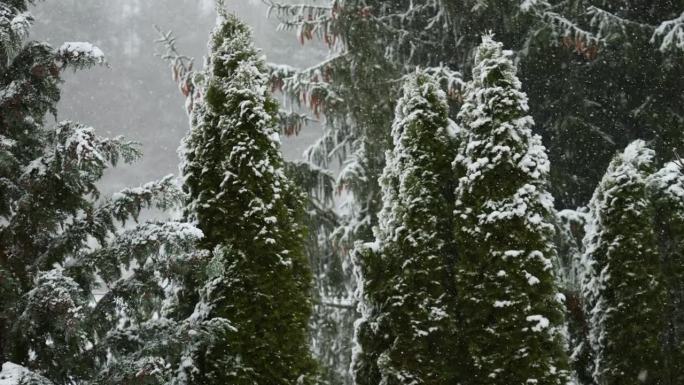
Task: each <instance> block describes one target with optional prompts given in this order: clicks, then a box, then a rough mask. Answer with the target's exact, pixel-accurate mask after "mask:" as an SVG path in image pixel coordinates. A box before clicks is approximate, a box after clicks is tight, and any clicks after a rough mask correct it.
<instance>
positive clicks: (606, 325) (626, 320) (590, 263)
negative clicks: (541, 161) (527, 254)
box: [582, 140, 666, 385]
mask: <svg viewBox="0 0 684 385" xmlns="http://www.w3.org/2000/svg"><path fill="white" fill-rule="evenodd" d="M654 158H655V153H654V152H653V150H651V149H649V148H648V147H646V145H645V143H644V142H643V141H640V140H638V141H635V142H633V143H632V144H630V145H629V146H627V148H626V149H625V150H624V152H623V153H621V154H619V155H617V156H616V157H615V158H614V159H613V161H612V162H611V164H610V166H609V167H608V170H607V171H606V174H605V176H604V177H603V179H602V180H601V183H600V184H599V186H598V187H597V189H596V192H595V193H594V196H593V198H592V200H591V202H590V204H589V209H590V213H589V215H590V219H589V222H588V225H587V233H586V236H585V239H584V244H585V255H584V257H583V260H584V262H583V267H584V269H585V272H584V274H583V275H584V277H583V282H582V285H583V288H582V290H583V293H584V296H585V298H586V305H587V310H586V312H587V314H589V315H590V335H589V336H590V343H591V348H592V350H593V357H594V365H593V368H592V369H593V377H594V381H595V382H596V383H597V384H599V385H610V384H624V385H630V384H644V383H646V384H659V383H663V382H662V377H663V375H664V368H665V366H664V364H665V356H664V354H663V349H662V341H663V331H664V327H665V323H664V318H665V317H664V316H665V314H664V311H665V306H664V304H665V300H666V292H665V286H664V284H665V283H664V280H663V277H662V274H661V261H660V256H659V252H658V239H657V236H656V234H655V231H654V228H653V224H654V220H655V217H654V215H655V212H654V210H653V207H652V205H651V202H650V198H649V195H648V177H649V175H650V174H651V173H652V172H653V171H654Z"/></svg>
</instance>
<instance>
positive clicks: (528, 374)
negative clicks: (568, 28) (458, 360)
mask: <svg viewBox="0 0 684 385" xmlns="http://www.w3.org/2000/svg"><path fill="white" fill-rule="evenodd" d="M511 54H512V53H511V52H510V51H504V50H503V49H502V44H501V43H497V42H495V41H494V40H493V39H492V37H491V36H484V37H483V39H482V44H481V45H480V47H479V48H478V50H477V53H476V55H475V65H474V69H473V80H472V82H471V83H469V85H468V86H467V88H466V95H465V101H464V104H463V107H462V109H461V112H460V113H459V119H460V122H461V127H462V130H463V131H462V132H463V135H462V139H461V140H462V143H461V149H460V151H459V155H458V157H457V158H456V162H455V165H456V168H457V170H458V172H459V173H462V177H461V178H460V183H459V186H458V188H457V190H456V209H455V214H456V218H457V219H456V238H457V241H458V246H459V248H458V250H459V261H458V264H457V266H458V268H457V271H456V287H457V292H458V293H459V300H460V302H459V311H460V314H461V316H462V318H463V322H462V325H461V331H460V334H461V337H462V339H463V340H464V344H465V349H467V352H468V355H469V356H470V360H469V361H470V362H468V363H467V365H468V371H467V373H469V374H470V376H469V377H468V378H465V379H463V383H464V384H473V385H476V384H488V385H492V384H502V385H503V384H523V383H536V384H544V385H547V384H548V385H551V384H555V385H561V384H565V383H566V381H567V377H568V373H567V358H566V356H565V353H564V352H563V341H562V338H561V327H562V325H563V315H562V312H561V306H562V305H561V299H562V297H561V296H559V292H558V289H557V287H556V281H555V277H554V272H553V259H554V258H556V251H555V249H554V246H553V243H552V240H553V239H552V237H553V235H554V227H553V225H552V224H551V214H552V210H553V199H552V197H551V196H550V194H549V193H548V192H547V176H548V172H549V163H548V160H547V157H546V153H545V152H544V147H543V146H542V145H541V141H540V138H539V137H538V136H536V135H533V134H532V131H531V128H532V126H533V124H534V123H533V121H532V118H531V117H530V116H529V115H528V107H527V96H526V95H525V94H524V93H523V92H522V91H521V90H520V88H521V84H520V81H519V80H518V78H517V77H516V69H515V66H514V64H513V61H512V59H511Z"/></svg>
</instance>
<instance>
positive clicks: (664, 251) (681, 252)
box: [649, 162, 684, 385]
mask: <svg viewBox="0 0 684 385" xmlns="http://www.w3.org/2000/svg"><path fill="white" fill-rule="evenodd" d="M649 189H650V194H651V197H652V200H653V205H654V210H655V212H654V216H655V226H656V227H655V232H656V236H657V238H658V248H659V250H660V255H661V263H662V277H663V283H664V285H665V287H666V289H665V290H666V292H667V294H666V295H667V299H666V301H665V309H664V316H665V335H664V352H663V355H664V357H663V358H664V359H665V365H664V366H665V371H664V372H663V375H662V376H661V378H662V383H663V384H667V385H674V384H680V383H682V382H683V381H684V260H683V258H684V239H683V238H682V234H684V233H683V231H684V173H683V172H682V165H681V164H680V163H678V162H669V163H667V164H666V165H665V166H664V167H663V168H661V169H660V170H658V172H656V173H655V174H653V175H651V176H650V178H649Z"/></svg>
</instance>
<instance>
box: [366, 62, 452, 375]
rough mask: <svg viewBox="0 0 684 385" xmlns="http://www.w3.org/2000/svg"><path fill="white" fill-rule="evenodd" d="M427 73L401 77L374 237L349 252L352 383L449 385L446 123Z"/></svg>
mask: <svg viewBox="0 0 684 385" xmlns="http://www.w3.org/2000/svg"><path fill="white" fill-rule="evenodd" d="M447 113H448V106H447V103H446V96H445V94H444V93H443V92H442V91H441V90H439V87H438V85H437V83H436V81H435V79H433V78H432V77H430V76H429V75H428V74H426V73H425V72H417V73H416V74H415V75H411V76H410V77H408V79H407V81H406V84H405V85H404V91H403V96H402V98H401V99H399V101H398V104H397V108H396V114H395V121H394V125H393V128H392V134H393V138H394V140H393V142H394V148H393V150H392V151H391V152H388V153H387V164H386V166H385V169H384V172H383V174H382V178H381V180H380V184H381V186H382V188H383V195H382V202H383V208H382V211H381V212H380V214H379V225H378V227H377V228H376V241H375V243H374V244H372V246H366V249H365V250H363V248H362V249H361V250H359V251H358V252H357V255H358V260H357V261H356V263H357V265H358V266H357V269H358V271H359V276H358V282H359V285H360V289H359V291H360V294H361V298H360V300H361V309H362V318H361V320H360V321H359V322H358V323H357V331H356V343H357V344H358V346H359V347H358V349H356V351H357V352H358V353H357V354H356V355H355V356H354V362H353V366H352V369H353V370H354V375H355V381H356V383H357V384H369V385H371V384H378V383H381V384H452V383H454V382H455V381H456V380H457V377H456V371H457V368H458V363H459V361H460V359H459V357H458V356H457V346H458V343H457V339H456V328H455V321H456V318H455V317H454V314H455V292H454V287H453V286H454V285H453V279H452V276H451V273H452V271H453V264H454V262H455V254H456V253H455V248H454V243H455V242H454V238H453V224H452V221H451V216H450V215H444V214H445V213H449V212H451V211H452V207H453V202H454V198H453V189H454V186H455V182H456V181H455V178H454V176H453V172H452V170H451V162H452V160H453V159H454V157H455V152H456V151H455V150H456V145H455V142H454V137H453V135H454V129H455V125H454V124H453V122H451V120H449V119H448V116H447Z"/></svg>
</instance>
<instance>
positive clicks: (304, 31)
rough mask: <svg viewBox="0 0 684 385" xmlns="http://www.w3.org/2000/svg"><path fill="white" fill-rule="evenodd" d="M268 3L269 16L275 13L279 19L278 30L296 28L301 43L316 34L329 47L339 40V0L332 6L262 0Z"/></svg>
mask: <svg viewBox="0 0 684 385" xmlns="http://www.w3.org/2000/svg"><path fill="white" fill-rule="evenodd" d="M262 1H263V3H264V4H266V5H268V17H270V16H271V15H273V14H275V16H276V18H277V19H278V20H279V22H280V24H279V25H278V30H281V31H289V30H296V33H297V39H298V40H299V42H300V43H301V44H304V42H305V41H307V40H312V39H313V38H314V36H316V37H318V38H319V39H321V40H323V41H324V42H325V43H326V44H327V45H328V47H329V48H332V47H335V45H336V44H337V42H338V35H337V29H336V26H335V22H336V20H337V14H338V12H339V5H338V3H337V1H333V2H332V6H330V7H327V6H319V5H310V4H283V3H279V2H275V1H273V0H262Z"/></svg>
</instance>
